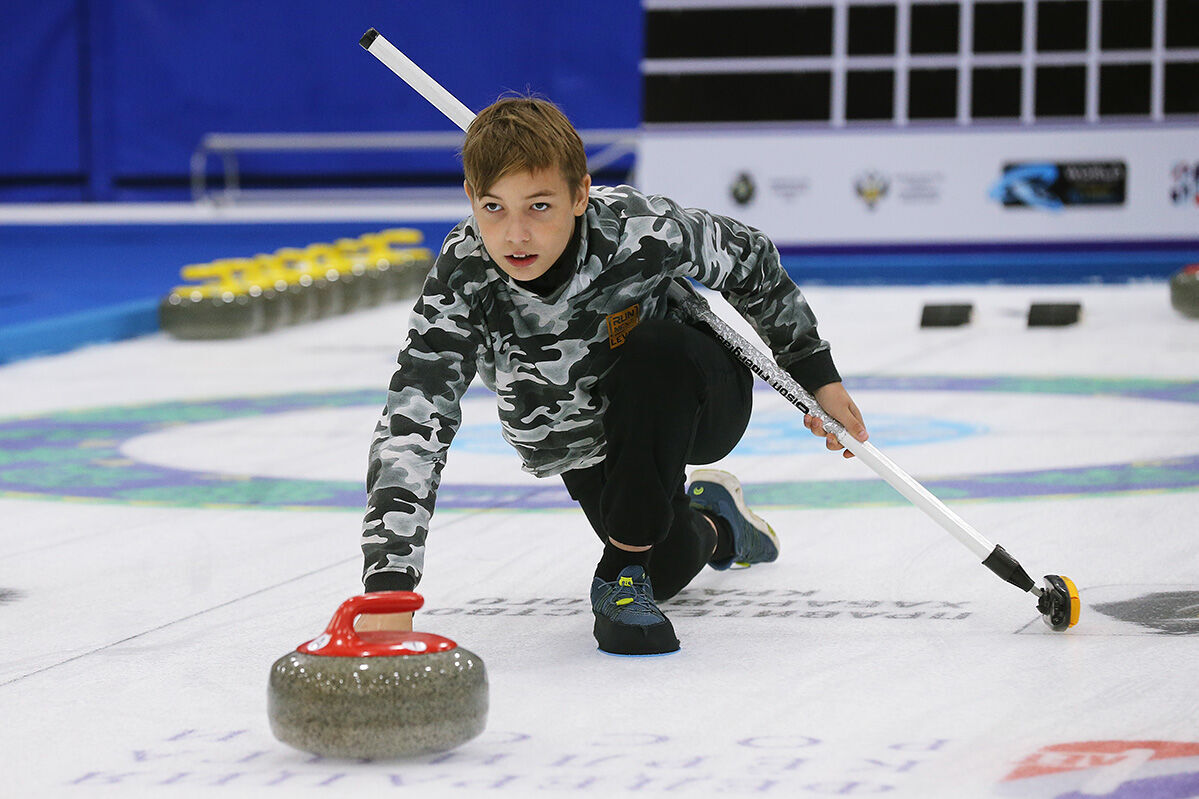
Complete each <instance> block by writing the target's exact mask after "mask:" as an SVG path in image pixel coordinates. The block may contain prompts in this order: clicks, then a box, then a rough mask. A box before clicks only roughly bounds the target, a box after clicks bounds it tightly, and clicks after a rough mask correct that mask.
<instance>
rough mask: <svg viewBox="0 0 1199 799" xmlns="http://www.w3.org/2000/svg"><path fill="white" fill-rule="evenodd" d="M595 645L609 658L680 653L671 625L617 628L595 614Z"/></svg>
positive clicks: (617, 626) (667, 623)
mask: <svg viewBox="0 0 1199 799" xmlns="http://www.w3.org/2000/svg"><path fill="white" fill-rule="evenodd" d="M592 612H593V614H594V615H595V628H594V631H593V632H594V633H595V641H596V643H597V644H599V648H600V649H601V650H603V651H604V652H607V653H608V654H610V655H665V654H668V653H670V652H677V651H679V639H678V638H677V637H676V636H675V634H674V627H673V626H672V625H671V623H670V621H669V620H667V621H664V622H661V623H659V624H654V625H651V626H649V627H637V626H634V625H631V624H617V623H616V622H614V621H612V620H611V619H609V618H608V617H607V616H604V615H601V614H599V613H595V612H594V611H592Z"/></svg>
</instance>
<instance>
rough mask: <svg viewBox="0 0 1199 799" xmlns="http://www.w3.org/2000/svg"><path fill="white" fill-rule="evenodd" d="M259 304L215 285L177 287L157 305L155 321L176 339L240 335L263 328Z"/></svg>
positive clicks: (218, 337) (237, 336) (243, 295)
mask: <svg viewBox="0 0 1199 799" xmlns="http://www.w3.org/2000/svg"><path fill="white" fill-rule="evenodd" d="M262 313H263V311H262V306H261V305H260V304H259V303H257V302H255V301H254V299H253V298H252V297H250V296H249V295H247V294H245V293H240V292H239V293H236V294H235V293H233V292H231V291H228V290H226V289H224V288H223V287H221V286H220V285H217V284H207V285H203V286H179V287H177V288H175V289H174V290H173V291H172V292H171V293H170V294H168V295H167V296H166V297H165V298H163V300H162V301H161V302H160V303H159V305H158V324H159V327H161V328H162V329H163V330H165V331H166V332H167V333H169V334H170V335H172V336H174V337H175V338H179V339H224V338H241V337H242V336H248V335H251V334H253V333H258V332H261V331H262V329H263V316H262Z"/></svg>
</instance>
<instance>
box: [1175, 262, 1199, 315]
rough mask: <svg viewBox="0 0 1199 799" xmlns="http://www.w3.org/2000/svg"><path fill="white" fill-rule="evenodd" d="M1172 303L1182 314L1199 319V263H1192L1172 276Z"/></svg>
mask: <svg viewBox="0 0 1199 799" xmlns="http://www.w3.org/2000/svg"><path fill="white" fill-rule="evenodd" d="M1170 304H1171V305H1173V306H1174V310H1176V311H1178V312H1179V313H1180V314H1182V315H1184V316H1190V317H1194V318H1197V319H1199V264H1192V265H1191V266H1188V267H1187V268H1186V269H1183V270H1180V271H1179V272H1177V273H1175V275H1174V276H1173V277H1172V278H1170Z"/></svg>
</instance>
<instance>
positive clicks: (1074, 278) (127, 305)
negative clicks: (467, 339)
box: [0, 220, 1199, 363]
mask: <svg viewBox="0 0 1199 799" xmlns="http://www.w3.org/2000/svg"><path fill="white" fill-rule="evenodd" d="M452 224H453V223H452V222H451V221H446V222H443V223H421V224H414V225H405V224H404V223H402V222H399V221H388V220H379V221H347V222H322V223H312V222H303V223H261V224H259V223H220V224H213V223H204V224H174V223H172V224H130V225H122V224H90V225H0V363H3V362H6V361H11V360H14V359H17V358H23V357H28V356H30V355H36V354H45V353H53V352H63V351H66V350H69V349H72V348H74V347H76V346H80V345H82V344H87V343H95V342H100V341H111V340H116V339H120V338H128V337H130V336H135V335H142V334H145V333H150V332H153V331H155V330H157V329H158V320H157V311H156V308H157V304H158V302H159V300H160V299H161V298H162V297H164V296H165V295H166V294H167V293H169V292H170V290H171V288H172V287H173V286H174V285H176V284H178V283H179V282H180V280H179V270H180V268H181V267H183V266H185V265H187V264H192V263H203V262H206V261H211V260H214V259H217V258H230V257H239V256H251V255H254V254H256V253H260V252H270V251H273V250H276V249H279V248H281V247H302V246H305V245H307V244H311V243H314V242H332V241H334V240H336V239H338V238H343V237H355V236H359V235H361V234H363V233H368V232H372V231H377V230H382V229H384V228H387V227H401V226H403V227H415V228H417V229H419V230H421V231H422V232H423V233H424V235H425V240H426V242H427V243H429V245H430V246H432V247H434V248H436V247H438V246H439V245H440V243H441V241H442V239H443V238H444V236H445V234H446V233H447V232H448V231H449V229H450V228H451V227H452ZM782 258H783V265H784V267H785V268H786V269H787V271H788V273H790V274H791V275H792V277H793V278H795V280H796V281H797V282H799V283H800V284H801V285H803V284H817V283H823V284H837V285H855V284H876V285H877V284H884V285H901V284H907V285H913V284H936V283H991V282H998V283H1074V282H1093V281H1102V282H1120V281H1127V280H1136V279H1165V278H1168V277H1169V276H1170V275H1171V274H1172V273H1173V272H1175V271H1177V270H1178V269H1180V268H1181V267H1183V266H1185V265H1186V264H1189V263H1195V262H1199V239H1195V240H1193V241H1180V242H1152V243H1147V242H1123V243H1121V242H1100V243H1095V244H1089V245H1087V246H1080V245H1076V244H1040V245H1030V244H992V245H930V246H918V245H900V246H886V245H879V246H869V247H810V248H807V247H803V248H799V247H792V248H784V249H783V251H782Z"/></svg>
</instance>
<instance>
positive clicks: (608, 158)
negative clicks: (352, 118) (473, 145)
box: [191, 129, 639, 203]
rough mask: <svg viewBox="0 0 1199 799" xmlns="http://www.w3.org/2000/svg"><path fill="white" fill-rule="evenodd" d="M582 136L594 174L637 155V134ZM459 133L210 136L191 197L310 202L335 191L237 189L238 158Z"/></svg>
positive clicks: (197, 155)
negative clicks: (218, 174) (218, 177)
mask: <svg viewBox="0 0 1199 799" xmlns="http://www.w3.org/2000/svg"><path fill="white" fill-rule="evenodd" d="M579 135H580V137H582V139H583V145H584V146H585V147H587V148H589V149H590V148H598V149H597V150H596V151H595V152H593V153H592V154H590V155H588V158H587V166H588V169H589V170H590V171H591V172H598V171H599V170H601V169H604V168H605V167H608V166H610V165H612V164H613V163H615V162H616V161H618V160H620V159H621V158H623V157H624V156H626V155H628V154H630V153H633V152H635V151H636V146H637V137H638V135H639V131H637V130H635V129H628V130H625V129H596V130H581V131H579ZM462 139H463V134H462V133H459V132H447V133H440V132H411V133H369V132H361V133H208V134H206V135H205V136H204V137H203V139H201V140H200V144H199V146H198V147H196V150H195V152H193V153H192V157H191V192H192V200H193V201H194V202H214V203H235V202H237V201H238V200H242V199H246V198H247V195H249V194H251V193H252V194H253V195H255V196H270V197H275V198H281V197H283V196H286V195H288V194H293V195H294V194H299V195H302V196H308V197H311V196H312V195H313V194H314V193H323V194H329V193H331V192H336V191H338V190H330V189H303V190H299V191H298V192H297V191H291V192H288V191H287V190H281V189H255V190H252V192H251V191H248V190H246V189H243V188H242V186H241V169H240V164H239V161H238V156H239V155H240V154H242V153H250V152H259V153H264V152H270V153H283V152H363V151H376V152H384V151H418V150H443V151H444V150H454V151H456V150H458V149H459V148H460V147H461V146H462ZM214 156H215V157H217V158H219V159H220V160H221V164H222V173H223V182H222V185H221V188H220V190H219V191H218V190H210V189H209V186H208V159H209V158H211V157H214ZM340 192H341V193H342V194H356V195H365V194H367V193H369V192H368V191H366V190H362V189H348V190H340ZM430 192H432V193H438V192H440V193H442V194H444V193H445V191H444V189H433V190H429V189H423V190H422V189H385V190H380V191H376V192H374V194H376V195H377V194H387V195H392V196H395V195H415V196H421V195H426V196H427V195H429V194H430Z"/></svg>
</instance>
